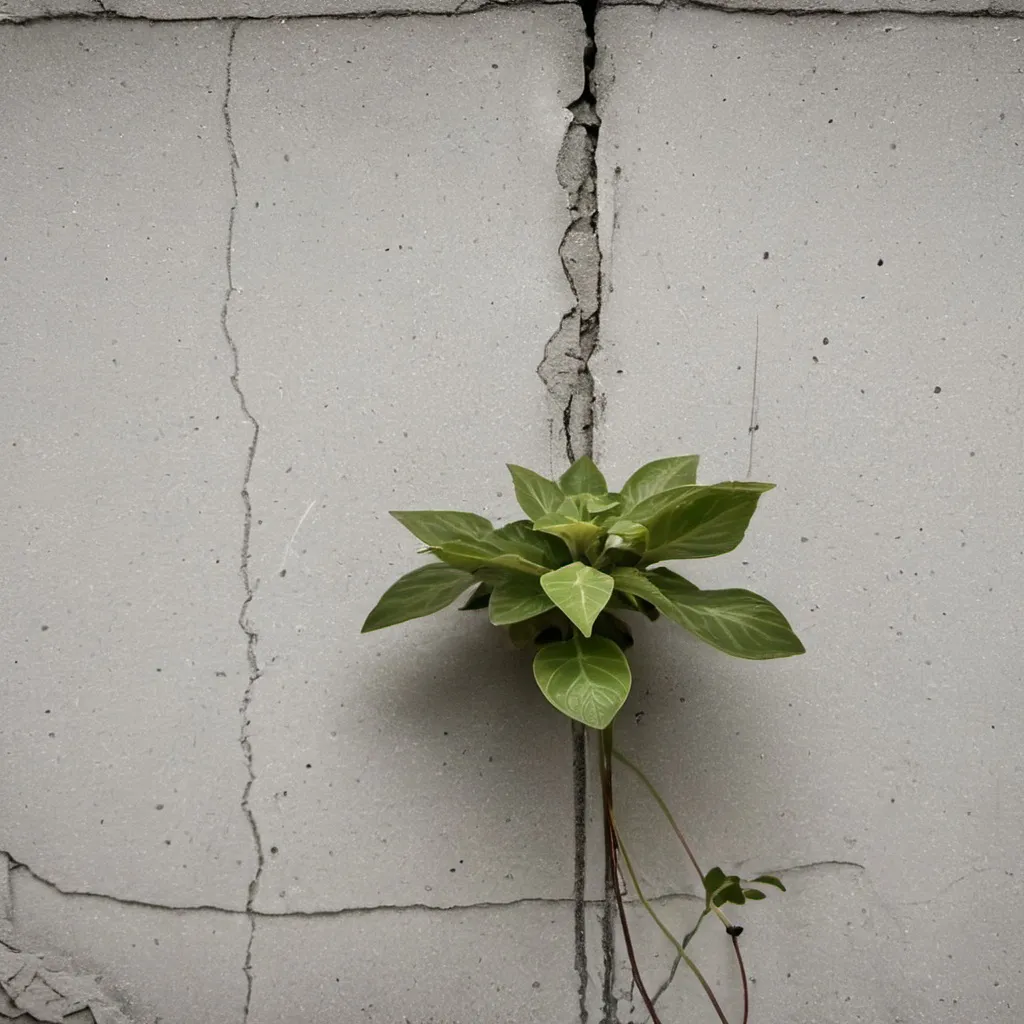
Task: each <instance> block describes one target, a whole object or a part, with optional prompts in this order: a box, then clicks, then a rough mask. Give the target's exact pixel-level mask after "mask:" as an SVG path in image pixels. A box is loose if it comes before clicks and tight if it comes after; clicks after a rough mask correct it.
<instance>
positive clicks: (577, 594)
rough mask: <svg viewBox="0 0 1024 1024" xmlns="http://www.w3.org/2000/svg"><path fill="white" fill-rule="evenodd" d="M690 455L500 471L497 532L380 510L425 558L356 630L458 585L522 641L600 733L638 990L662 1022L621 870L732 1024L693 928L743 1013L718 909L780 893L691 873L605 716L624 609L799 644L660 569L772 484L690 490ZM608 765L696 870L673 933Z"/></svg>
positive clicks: (618, 696) (734, 932) (772, 650)
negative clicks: (702, 963) (725, 968)
mask: <svg viewBox="0 0 1024 1024" xmlns="http://www.w3.org/2000/svg"><path fill="white" fill-rule="evenodd" d="M697 461H698V457H697V456H696V455H682V456H676V457H673V458H667V459H658V460H656V461H654V462H649V463H647V464H646V465H644V466H641V467H640V469H638V470H637V471H636V472H635V473H634V474H633V475H632V476H631V477H630V478H629V479H628V480H627V481H626V482H625V484H623V486H622V488H621V489H620V490H619V491H615V492H609V490H608V485H607V483H606V482H605V478H604V476H603V475H602V474H601V471H600V470H599V469H598V468H597V466H596V465H595V464H594V462H593V461H592V460H591V459H589V458H586V457H584V458H580V459H577V460H576V461H575V462H574V463H573V464H572V466H570V467H569V469H568V470H567V471H566V472H565V473H564V474H563V475H562V476H561V477H560V478H559V480H558V481H557V482H555V481H554V480H549V479H547V478H546V477H543V476H540V475H539V474H537V473H534V472H533V471H532V470H529V469H524V468H523V467H522V466H509V470H510V472H511V473H512V479H513V481H514V484H515V493H516V500H517V501H518V502H519V505H520V507H521V508H522V510H523V511H524V512H525V513H526V515H527V516H528V518H527V519H519V520H516V521H515V522H511V523H508V524H507V525H505V526H501V527H498V528H497V529H496V528H495V527H494V526H493V525H492V524H491V523H490V522H489V521H488V520H487V519H485V518H484V517H483V516H478V515H475V514H474V513H472V512H392V513H391V514H392V515H393V516H394V517H395V518H396V519H397V520H398V521H399V522H400V523H401V524H402V525H403V526H405V527H406V529H408V530H409V531H410V532H411V533H412V534H413V535H414V536H416V537H417V538H419V540H420V541H422V542H423V544H424V545H425V547H423V548H421V553H422V554H426V555H430V556H432V560H431V561H430V562H428V563H427V564H426V565H423V566H421V567H420V568H418V569H414V570H413V571H412V572H410V573H407V574H406V575H405V576H403V577H402V578H401V579H399V580H398V581H397V582H396V583H394V584H393V585H392V586H391V587H389V588H388V590H387V591H386V592H385V593H384V596H383V597H381V599H380V600H379V601H378V602H377V605H376V606H375V607H374V609H373V611H371V612H370V614H369V615H368V616H367V619H366V622H365V623H364V624H363V630H362V631H363V632H364V633H367V632H370V631H372V630H375V629H383V628H384V627H385V626H394V625H397V624H398V623H400V622H405V621H407V620H409V619H415V618H419V617H420V616H423V615H429V614H431V613H433V612H436V611H440V610H441V609H442V608H445V607H447V606H448V605H450V604H451V603H452V602H453V601H455V600H456V598H458V597H459V596H460V595H462V594H463V593H465V592H466V591H467V590H469V589H470V588H471V587H472V588H474V589H473V592H472V594H471V595H470V596H469V599H468V600H467V601H466V603H465V604H464V605H463V606H462V608H463V610H466V611H470V610H474V609H486V610H487V613H488V616H489V617H490V621H491V622H492V623H493V624H494V625H495V626H500V627H502V628H505V629H507V630H508V633H509V635H510V637H511V639H512V641H513V643H515V644H516V646H517V647H520V648H525V647H531V646H532V647H535V648H536V653H535V655H534V659H533V674H534V678H535V679H536V681H537V685H538V686H539V687H540V690H541V692H542V693H543V694H544V696H545V697H546V698H547V700H548V701H549V702H550V703H551V704H552V705H553V706H554V707H555V708H557V709H558V710H559V711H561V712H562V714H564V715H566V716H567V717H568V718H570V719H572V720H573V721H575V722H580V723H582V725H584V726H587V727H588V728H590V729H593V730H596V731H597V732H598V733H599V735H600V764H601V785H602V792H603V795H604V802H603V803H604V820H605V838H606V846H607V856H608V862H609V865H610V868H611V872H612V877H613V878H614V879H615V880H616V885H615V893H616V900H617V904H618V911H619V918H620V921H621V924H622V931H623V937H624V941H625V945H626V951H627V954H628V956H629V960H630V966H631V968H632V971H633V977H634V979H635V981H636V985H637V990H638V991H639V992H640V995H641V998H642V999H643V1001H644V1004H645V1006H646V1007H647V1010H648V1012H649V1014H650V1018H651V1024H660V1021H659V1018H658V1014H657V1010H656V1007H655V1001H656V999H657V996H655V997H654V998H653V999H652V998H651V996H650V995H649V994H648V991H647V989H646V987H645V985H644V983H643V980H642V978H641V975H640V970H639V968H638V965H637V963H636V957H635V955H634V950H633V945H632V941H631V938H630V932H629V926H628V922H627V919H626V913H625V905H624V903H623V898H622V893H621V891H620V887H619V884H618V883H619V880H620V878H621V867H620V865H621V866H624V867H625V870H626V874H627V875H628V876H629V880H630V882H631V883H632V886H633V889H634V891H635V892H636V895H637V898H638V899H639V901H640V903H641V904H642V905H643V907H644V908H645V910H646V911H647V912H648V913H649V914H650V915H651V917H652V918H653V920H654V921H655V923H656V924H657V925H658V927H659V928H660V929H661V930H662V932H663V933H664V934H665V936H666V937H667V938H668V940H669V941H670V942H671V943H672V945H673V946H674V948H675V950H676V955H677V963H678V962H679V961H682V962H684V963H686V965H687V966H688V967H689V968H690V970H691V971H693V973H694V974H695V976H696V977H697V979H698V980H699V981H700V983H701V985H702V986H703V987H704V990H705V992H706V993H707V995H708V998H709V999H710V1001H711V1004H712V1006H713V1007H714V1009H715V1011H716V1013H717V1014H718V1017H719V1019H720V1021H722V1022H723V1024H729V1022H728V1019H727V1018H726V1016H725V1013H724V1012H723V1010H722V1007H721V1004H720V1003H719V1001H718V999H717V997H716V995H715V993H714V992H713V991H712V989H711V987H710V985H709V984H708V982H707V980H706V979H705V978H704V975H703V974H702V973H701V972H700V970H699V969H698V967H697V965H696V964H695V963H694V962H693V960H692V959H691V958H690V957H689V955H688V954H687V952H686V947H687V946H688V944H689V943H690V941H691V940H692V939H693V936H694V935H695V934H696V932H697V929H698V928H699V927H700V924H701V922H702V921H703V920H704V919H705V918H706V917H708V916H715V917H716V918H718V920H719V921H720V922H721V923H722V925H723V926H724V927H725V929H726V931H727V933H728V935H729V936H730V937H731V939H732V943H733V948H734V951H735V955H736V960H737V963H738V965H739V969H740V976H741V979H742V984H743V1006H744V1009H743V1022H744V1024H746V1022H747V1019H748V1016H749V992H748V986H747V976H746V971H745V969H744V966H743V958H742V956H741V954H740V948H739V941H738V940H739V935H740V933H741V932H742V928H741V927H739V926H737V925H733V924H732V923H731V922H730V921H729V919H728V918H727V917H726V916H725V913H724V911H723V910H722V907H723V906H724V905H725V904H727V903H732V904H737V905H742V904H744V903H746V902H747V901H748V900H761V899H764V898H765V893H764V891H763V889H758V888H757V887H756V886H757V885H758V884H760V885H762V886H775V887H776V888H779V889H784V886H783V884H782V882H780V881H779V880H778V879H777V878H775V877H773V876H771V875H761V876H759V877H758V878H755V879H753V880H751V881H745V880H743V879H740V878H739V877H738V876H735V875H726V874H725V873H724V872H723V871H722V870H721V869H720V868H717V867H716V868H712V869H711V870H710V871H708V872H707V873H704V872H703V871H701V869H700V866H699V865H698V863H697V860H696V858H695V856H694V854H693V851H692V849H691V847H690V845H689V843H688V842H687V840H686V838H685V837H684V835H683V833H682V830H681V829H680V828H679V827H678V825H677V824H676V822H675V819H674V818H673V816H672V814H671V813H670V811H669V809H668V807H667V806H666V804H665V802H664V800H662V798H661V796H660V795H659V794H658V792H657V790H656V789H655V788H654V786H653V785H652V783H651V782H650V780H649V779H648V778H647V776H646V775H645V774H644V773H643V772H642V771H641V769H640V768H639V767H638V766H637V765H635V764H634V763H633V762H632V761H631V760H629V759H628V758H627V757H626V756H625V755H624V754H622V753H621V752H620V751H619V750H618V749H616V748H615V746H614V743H613V734H612V723H613V721H614V719H615V716H616V714H617V713H618V712H619V710H620V709H621V708H622V705H623V704H624V703H625V701H626V698H627V697H628V696H629V690H630V685H631V681H632V676H631V673H630V667H629V661H628V660H627V658H626V653H625V652H626V651H627V650H628V649H629V648H630V647H631V646H632V645H633V633H632V630H631V628H630V626H629V624H628V623H627V622H626V620H625V619H623V618H622V617H621V615H622V614H630V613H634V614H639V615H643V616H646V617H647V618H648V619H650V620H652V621H654V620H656V619H658V618H660V617H662V616H664V617H665V618H666V619H669V620H670V621H672V622H674V623H676V624H677V625H680V626H682V627H683V628H684V629H686V630H688V631H689V632H690V633H692V634H693V635H694V636H696V637H698V638H699V639H701V640H703V641H705V642H706V643H708V644H710V645H711V646H712V647H717V648H718V649H719V650H720V651H723V652H724V653H726V654H731V655H733V656H735V657H738V658H749V659H758V660H761V659H767V658H786V657H790V656H792V655H794V654H802V653H803V652H804V647H803V645H802V644H801V643H800V641H799V639H798V638H797V636H796V634H795V633H794V632H793V630H792V629H791V628H790V625H789V623H788V622H787V621H786V619H785V617H784V616H783V614H782V613H781V612H780V611H779V610H778V609H777V608H776V607H775V606H774V605H773V604H772V603H771V602H770V601H767V600H766V599H765V598H763V597H760V596H759V595H758V594H754V593H751V592H750V591H749V590H740V589H728V590H702V589H701V588H700V587H698V586H697V585H696V584H694V583H691V582H690V581H689V580H688V579H686V578H684V577H683V576H680V575H679V574H678V573H676V572H674V571H673V570H671V569H669V568H667V567H665V566H661V565H659V564H658V563H660V562H665V561H672V560H676V559H698V558H710V557H713V556H714V555H724V554H726V553H727V552H729V551H732V550H733V549H734V548H735V547H736V546H737V545H738V544H739V543H740V541H741V540H742V539H743V536H744V534H745V532H746V529H747V525H748V524H749V522H750V518H751V516H752V515H753V514H754V511H755V509H756V508H757V503H758V500H759V499H760V497H761V495H762V494H764V493H765V492H766V491H769V490H771V489H772V488H773V487H774V486H775V485H774V484H766V483H753V482H750V481H728V482H725V483H718V484H711V485H700V484H698V483H697ZM614 760H617V761H619V762H620V763H621V764H623V765H625V766H626V767H627V768H629V769H630V770H631V771H632V772H634V773H635V774H636V775H637V777H638V778H639V779H640V780H641V782H643V784H644V785H645V786H646V787H647V789H648V790H649V791H650V793H651V795H652V796H653V797H654V799H655V801H656V803H657V804H658V807H659V809H660V810H661V811H662V813H663V814H664V815H665V816H666V818H667V820H668V821H669V823H670V824H671V826H672V828H673V830H674V831H675V833H676V835H677V837H678V838H679V840H680V842H681V843H682V846H683V848H684V850H685V851H686V854H687V856H688V857H689V859H690V862H691V863H692V864H693V866H694V868H695V870H696V871H697V873H698V874H699V875H700V877H701V880H702V882H703V886H704V891H705V906H704V910H703V912H702V913H701V915H700V917H699V919H698V920H697V923H696V924H695V925H694V927H693V929H692V930H691V931H690V932H689V933H688V934H687V935H686V936H684V938H683V939H682V940H679V939H677V938H676V937H675V936H674V935H673V934H672V932H671V931H670V930H669V929H668V928H667V927H666V926H665V924H664V923H663V922H662V920H661V919H660V918H659V916H658V914H657V913H656V911H655V910H654V908H653V907H652V906H651V904H650V901H649V900H648V899H647V898H646V896H645V895H644V893H643V891H642V889H641V887H640V884H639V881H638V877H637V873H636V870H635V869H634V866H633V861H632V859H631V858H630V855H629V853H628V851H627V849H626V846H625V844H624V843H623V841H622V837H621V834H620V833H619V830H618V828H617V826H616V824H615V811H614V806H613V803H612V795H611V794H612V764H613V761H614Z"/></svg>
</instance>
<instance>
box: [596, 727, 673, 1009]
mask: <svg viewBox="0 0 1024 1024" xmlns="http://www.w3.org/2000/svg"><path fill="white" fill-rule="evenodd" d="M611 749H612V727H611V726H610V725H609V726H608V727H607V728H606V729H605V730H604V732H603V733H602V734H601V791H602V793H603V795H604V835H605V843H606V849H607V852H608V857H609V859H610V861H611V868H612V878H613V880H614V883H615V884H614V889H615V904H616V906H617V907H618V911H619V924H620V925H621V927H622V939H623V942H624V943H625V945H626V955H627V956H628V957H629V966H630V970H631V971H632V972H633V980H634V981H635V982H636V987H637V990H638V991H639V993H640V998H641V999H643V1001H644V1006H646V1007H647V1012H648V1013H649V1014H650V1015H651V1024H661V1019H660V1018H659V1017H658V1011H657V1010H656V1009H655V1008H654V1003H653V1001H652V1000H651V997H650V996H649V995H648V994H647V987H646V986H645V985H644V982H643V978H642V977H641V976H640V967H639V965H638V964H637V962H636V952H635V951H634V949H633V938H632V936H631V935H630V933H629V923H628V922H627V920H626V906H625V904H624V903H623V901H622V893H621V892H620V891H619V863H618V857H617V849H616V844H617V841H618V840H617V836H616V834H615V826H614V823H613V819H612V759H611Z"/></svg>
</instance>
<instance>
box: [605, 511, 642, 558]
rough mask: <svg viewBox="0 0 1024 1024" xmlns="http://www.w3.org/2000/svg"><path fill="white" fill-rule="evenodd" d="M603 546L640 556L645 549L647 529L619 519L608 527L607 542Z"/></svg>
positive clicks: (630, 521) (638, 524) (627, 520)
mask: <svg viewBox="0 0 1024 1024" xmlns="http://www.w3.org/2000/svg"><path fill="white" fill-rule="evenodd" d="M604 546H605V548H606V549H608V548H616V549H619V550H623V551H633V552H635V553H636V554H638V555H642V554H643V553H644V551H645V550H646V549H647V527H646V526H643V525H641V524H640V523H634V522H632V520H629V519H619V520H617V521H616V522H614V523H612V524H611V526H609V527H608V540H607V541H605V545H604Z"/></svg>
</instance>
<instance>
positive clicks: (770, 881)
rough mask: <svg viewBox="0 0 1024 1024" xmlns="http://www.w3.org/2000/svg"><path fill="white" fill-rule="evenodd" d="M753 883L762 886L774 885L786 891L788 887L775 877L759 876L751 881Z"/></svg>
mask: <svg viewBox="0 0 1024 1024" xmlns="http://www.w3.org/2000/svg"><path fill="white" fill-rule="evenodd" d="M751 881H753V882H760V883H761V884H762V885H774V886H775V888H776V889H781V890H782V891H783V892H785V891H786V887H785V886H784V885H783V884H782V883H781V882H780V881H779V880H778V879H777V878H776V877H775V876H774V875H758V876H757V878H753V879H751Z"/></svg>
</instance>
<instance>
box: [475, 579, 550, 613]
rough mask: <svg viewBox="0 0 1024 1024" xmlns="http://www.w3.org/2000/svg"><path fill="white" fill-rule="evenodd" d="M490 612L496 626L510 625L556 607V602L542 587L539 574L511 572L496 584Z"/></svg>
mask: <svg viewBox="0 0 1024 1024" xmlns="http://www.w3.org/2000/svg"><path fill="white" fill-rule="evenodd" d="M488 607H489V614H490V618H491V622H492V623H493V624H494V625H495V626H510V625H512V623H514V622H523V621H524V620H525V619H532V618H534V617H535V616H537V615H542V614H543V613H544V612H546V611H549V610H550V609H552V608H554V602H553V601H552V600H551V598H550V597H548V595H547V594H545V593H544V591H543V589H541V585H540V578H539V577H538V576H527V575H525V574H524V573H509V574H508V575H507V576H506V577H505V579H504V580H502V581H501V582H500V583H496V584H495V585H494V591H493V592H492V594H491V601H490V605H489V606H488Z"/></svg>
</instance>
